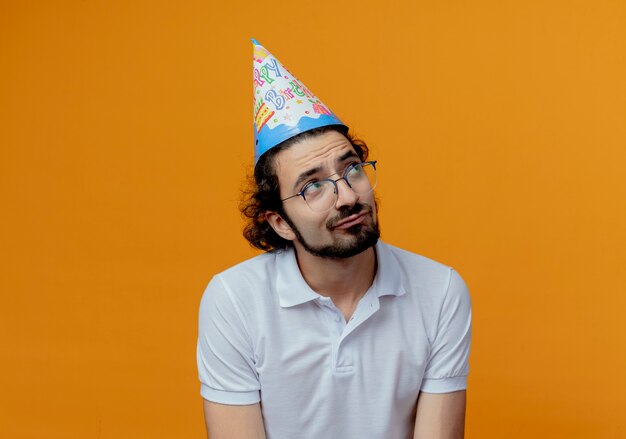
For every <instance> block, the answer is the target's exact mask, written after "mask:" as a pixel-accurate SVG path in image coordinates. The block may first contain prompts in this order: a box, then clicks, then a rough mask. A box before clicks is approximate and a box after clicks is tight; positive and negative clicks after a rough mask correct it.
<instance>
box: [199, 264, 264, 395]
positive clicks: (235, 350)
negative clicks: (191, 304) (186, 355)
mask: <svg viewBox="0 0 626 439" xmlns="http://www.w3.org/2000/svg"><path fill="white" fill-rule="evenodd" d="M197 362H198V375H199V378H200V383H201V385H200V394H201V395H202V397H203V398H204V399H206V400H208V401H212V402H216V403H219V404H230V405H246V404H255V403H257V402H259V401H260V393H259V391H260V388H261V387H260V385H259V379H258V375H257V373H256V368H255V363H254V351H253V349H252V343H251V340H250V336H249V332H248V330H247V328H246V325H245V321H244V319H243V316H242V314H241V312H240V310H239V309H238V308H237V306H236V304H235V302H234V300H233V298H232V292H231V291H230V290H229V289H228V287H227V286H226V285H225V284H224V283H223V281H222V280H221V279H220V278H219V276H216V277H214V278H213V279H212V280H211V282H210V283H209V285H208V286H207V288H206V290H205V291H204V294H203V296H202V300H201V302H200V315H199V319H198V346H197Z"/></svg>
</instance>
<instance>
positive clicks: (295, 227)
mask: <svg viewBox="0 0 626 439" xmlns="http://www.w3.org/2000/svg"><path fill="white" fill-rule="evenodd" d="M359 162H360V159H359V157H358V155H357V154H356V152H355V151H354V148H353V147H352V145H351V144H350V142H349V141H348V139H346V138H345V137H344V136H343V135H342V134H340V133H339V132H337V131H328V132H326V133H324V134H321V135H318V136H315V137H313V138H310V139H307V140H303V141H301V142H299V143H296V144H293V145H292V146H290V147H289V148H287V149H285V150H283V151H281V152H279V153H278V154H277V155H276V157H275V162H274V163H275V170H276V175H277V176H278V181H279V184H280V198H281V199H283V198H287V197H289V196H291V195H293V194H296V193H298V192H300V191H301V190H302V188H303V187H304V186H305V185H306V184H307V183H309V182H311V181H314V180H321V179H325V178H331V179H333V180H336V179H337V178H340V177H342V176H343V172H344V170H345V169H346V167H347V166H348V165H350V164H353V163H359ZM337 189H338V192H337V201H336V203H335V204H334V205H333V206H332V208H331V209H330V210H328V211H326V212H315V211H313V210H311V209H310V208H309V206H308V205H307V204H306V202H305V201H304V199H302V197H295V198H292V199H289V200H286V201H284V202H283V212H282V214H281V217H282V219H283V220H284V221H285V223H286V224H283V226H284V227H285V228H286V230H288V231H289V232H290V233H288V237H287V239H292V240H293V242H294V245H295V247H296V249H297V250H300V249H303V250H305V251H307V252H309V253H311V254H313V255H315V256H320V257H325V258H348V257H351V256H355V255H357V254H359V253H361V252H363V251H365V250H366V249H368V248H370V247H372V246H373V245H375V244H376V242H377V241H378V238H379V236H380V232H379V229H378V218H377V213H376V204H375V202H374V193H373V192H370V193H368V194H365V195H357V194H356V193H355V192H354V191H353V190H352V189H351V188H350V187H348V185H347V184H346V182H345V181H344V180H341V181H338V182H337Z"/></svg>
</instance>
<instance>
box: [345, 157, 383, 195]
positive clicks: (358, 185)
mask: <svg viewBox="0 0 626 439" xmlns="http://www.w3.org/2000/svg"><path fill="white" fill-rule="evenodd" d="M346 179H347V180H348V182H349V183H350V186H352V190H353V191H354V192H356V193H357V194H361V195H363V194H367V193H370V192H371V191H372V190H374V188H375V187H376V168H374V166H373V165H372V164H371V163H359V164H358V165H354V166H353V167H352V168H351V169H349V170H348V172H347V174H346Z"/></svg>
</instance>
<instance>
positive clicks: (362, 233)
mask: <svg viewBox="0 0 626 439" xmlns="http://www.w3.org/2000/svg"><path fill="white" fill-rule="evenodd" d="M362 211H369V212H370V214H371V213H372V208H371V207H370V206H368V205H365V204H360V203H357V204H355V205H354V206H352V207H347V206H344V207H342V208H341V209H339V213H338V214H337V216H335V217H333V218H331V219H329V220H328V221H327V222H326V228H327V229H328V230H330V229H332V228H333V226H334V224H337V223H338V222H339V221H341V220H342V219H344V218H347V217H349V216H350V215H355V214H358V213H361V212H362ZM281 216H282V217H283V219H284V220H285V221H286V222H287V224H289V226H290V227H291V229H292V230H293V232H294V234H295V235H296V238H297V239H298V242H300V244H301V245H302V247H303V248H304V249H305V250H306V251H307V252H309V253H311V254H312V255H314V256H319V257H321V258H327V259H345V258H351V257H352V256H356V255H358V254H359V253H362V252H364V251H365V250H367V249H368V248H370V247H373V246H375V245H376V243H377V242H378V239H379V238H380V229H379V227H378V220H377V218H374V217H373V216H372V225H371V226H368V225H364V224H363V223H361V224H355V225H354V226H352V227H349V228H347V229H345V230H344V232H345V234H347V235H349V237H348V239H345V240H336V241H335V242H333V243H332V244H326V245H314V244H311V243H309V242H307V241H306V240H305V239H304V237H303V236H302V233H301V232H300V230H299V229H298V227H296V225H295V224H294V222H293V221H292V220H291V218H289V216H288V215H287V214H286V213H285V212H284V211H283V212H281Z"/></svg>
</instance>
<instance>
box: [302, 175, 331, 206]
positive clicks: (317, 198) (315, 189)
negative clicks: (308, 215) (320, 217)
mask: <svg viewBox="0 0 626 439" xmlns="http://www.w3.org/2000/svg"><path fill="white" fill-rule="evenodd" d="M303 195H304V201H306V204H308V206H309V207H310V208H311V210H314V211H316V212H324V211H326V210H328V209H330V208H331V207H332V205H333V204H334V203H335V198H336V197H335V185H334V184H333V183H332V182H331V181H328V180H322V181H317V182H315V183H311V184H309V185H308V186H307V187H306V188H305V189H304V191H303Z"/></svg>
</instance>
